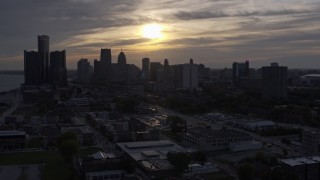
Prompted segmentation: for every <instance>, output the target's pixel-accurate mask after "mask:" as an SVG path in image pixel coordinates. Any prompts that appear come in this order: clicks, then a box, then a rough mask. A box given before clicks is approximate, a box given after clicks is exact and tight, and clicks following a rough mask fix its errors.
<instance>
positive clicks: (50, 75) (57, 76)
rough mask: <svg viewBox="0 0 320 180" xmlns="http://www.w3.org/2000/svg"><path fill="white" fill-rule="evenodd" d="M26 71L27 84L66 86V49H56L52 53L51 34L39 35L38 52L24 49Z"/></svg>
mask: <svg viewBox="0 0 320 180" xmlns="http://www.w3.org/2000/svg"><path fill="white" fill-rule="evenodd" d="M51 58H53V59H51ZM50 59H51V60H50ZM24 73H25V84H26V85H36V86H37V85H42V84H49V83H51V84H53V85H60V86H65V85H66V84H67V69H66V51H55V52H52V53H51V54H50V49H49V36H47V35H42V36H38V52H35V51H31V52H28V51H24Z"/></svg>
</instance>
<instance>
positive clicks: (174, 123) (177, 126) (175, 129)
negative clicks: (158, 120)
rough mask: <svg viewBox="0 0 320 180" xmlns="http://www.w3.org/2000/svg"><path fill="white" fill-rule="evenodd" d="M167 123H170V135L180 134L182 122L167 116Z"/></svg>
mask: <svg viewBox="0 0 320 180" xmlns="http://www.w3.org/2000/svg"><path fill="white" fill-rule="evenodd" d="M167 121H168V122H169V123H170V128H171V132H172V133H181V132H182V130H183V128H184V120H183V119H181V118H180V117H179V116H168V117H167Z"/></svg>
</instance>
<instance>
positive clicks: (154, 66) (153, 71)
mask: <svg viewBox="0 0 320 180" xmlns="http://www.w3.org/2000/svg"><path fill="white" fill-rule="evenodd" d="M161 67H162V64H161V63H160V62H151V63H150V81H154V82H155V81H157V73H158V70H159V69H160V68H161Z"/></svg>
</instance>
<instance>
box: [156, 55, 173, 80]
mask: <svg viewBox="0 0 320 180" xmlns="http://www.w3.org/2000/svg"><path fill="white" fill-rule="evenodd" d="M157 82H174V78H173V70H172V68H171V67H170V65H169V60H168V59H165V60H164V66H163V67H161V68H159V69H158V71H157Z"/></svg>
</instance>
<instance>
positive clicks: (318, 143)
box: [301, 130, 320, 156]
mask: <svg viewBox="0 0 320 180" xmlns="http://www.w3.org/2000/svg"><path fill="white" fill-rule="evenodd" d="M301 151H302V153H303V154H305V155H308V156H319V155H320V131H316V130H314V131H303V133H302V137H301Z"/></svg>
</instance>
